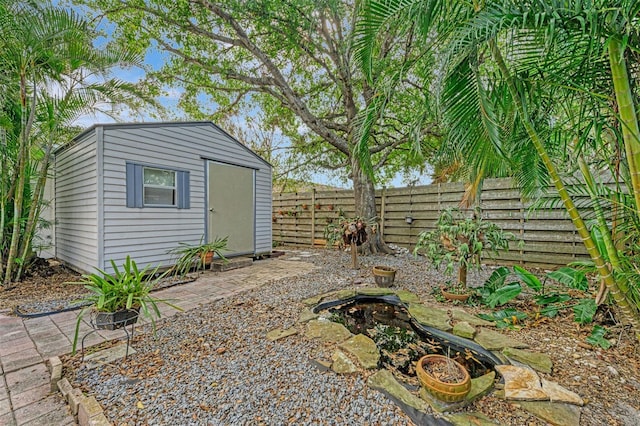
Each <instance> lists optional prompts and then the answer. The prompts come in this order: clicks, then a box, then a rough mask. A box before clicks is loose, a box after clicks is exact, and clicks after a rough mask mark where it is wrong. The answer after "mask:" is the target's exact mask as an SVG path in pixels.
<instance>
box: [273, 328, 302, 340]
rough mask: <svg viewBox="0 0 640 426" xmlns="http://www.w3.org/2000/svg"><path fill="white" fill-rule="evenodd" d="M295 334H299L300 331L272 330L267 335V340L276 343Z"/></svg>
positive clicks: (292, 329) (288, 329)
mask: <svg viewBox="0 0 640 426" xmlns="http://www.w3.org/2000/svg"><path fill="white" fill-rule="evenodd" d="M294 334H298V330H296V329H295V328H294V327H291V328H287V329H286V330H283V329H281V328H276V329H275V330H271V331H270V332H268V333H267V340H270V341H272V342H275V341H276V340H280V339H284V338H285V337H289V336H293V335H294Z"/></svg>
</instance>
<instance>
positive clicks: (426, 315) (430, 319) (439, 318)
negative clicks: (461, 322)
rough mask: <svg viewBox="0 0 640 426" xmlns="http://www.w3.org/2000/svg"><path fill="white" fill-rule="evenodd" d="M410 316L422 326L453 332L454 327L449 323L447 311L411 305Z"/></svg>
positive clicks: (417, 304)
mask: <svg viewBox="0 0 640 426" xmlns="http://www.w3.org/2000/svg"><path fill="white" fill-rule="evenodd" d="M409 314H411V316H412V317H413V318H414V319H415V320H416V321H418V322H419V323H420V324H422V325H426V326H427V327H434V328H437V329H438V330H442V331H451V330H452V329H453V327H452V326H451V323H450V322H449V315H448V314H447V311H445V310H442V309H438V308H434V307H431V306H425V305H422V304H420V303H411V304H409Z"/></svg>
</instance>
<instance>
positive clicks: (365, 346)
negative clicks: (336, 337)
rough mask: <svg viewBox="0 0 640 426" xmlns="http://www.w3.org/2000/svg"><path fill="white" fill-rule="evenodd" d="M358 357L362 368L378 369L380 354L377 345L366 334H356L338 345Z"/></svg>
mask: <svg viewBox="0 0 640 426" xmlns="http://www.w3.org/2000/svg"><path fill="white" fill-rule="evenodd" d="M338 346H339V347H340V348H342V349H344V350H345V351H347V352H349V353H350V354H352V355H353V356H355V357H356V359H357V360H358V362H359V363H360V365H361V366H362V368H365V369H367V370H371V369H374V368H377V367H378V363H379V362H380V352H379V351H378V347H377V346H376V343H375V342H374V341H373V340H371V339H370V338H369V337H367V336H365V335H364V334H356V335H355V336H353V337H351V338H350V339H349V340H347V341H345V342H342V343H340V344H339V345H338Z"/></svg>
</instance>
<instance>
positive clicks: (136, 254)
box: [99, 123, 271, 269]
mask: <svg viewBox="0 0 640 426" xmlns="http://www.w3.org/2000/svg"><path fill="white" fill-rule="evenodd" d="M102 147H103V155H102V156H103V172H104V173H103V180H104V188H103V194H104V195H103V197H104V198H103V205H104V213H103V222H102V226H99V228H101V231H100V232H102V235H103V238H104V253H103V255H102V258H101V259H100V265H102V266H103V267H105V268H107V269H109V267H108V264H109V260H110V259H113V260H114V261H115V262H116V264H121V263H122V261H123V260H124V259H125V258H126V256H127V255H131V257H132V258H133V259H135V260H136V262H137V263H138V264H139V265H141V266H144V265H147V264H153V265H158V264H162V265H169V264H170V263H171V260H172V259H171V256H170V255H168V254H167V251H168V250H170V249H172V248H175V247H176V246H177V245H178V243H179V242H186V243H190V244H197V243H198V242H199V241H200V239H201V238H202V236H203V235H205V230H206V186H205V167H206V159H209V160H216V161H223V162H226V163H231V164H235V165H239V166H245V167H251V168H254V169H257V172H256V205H257V207H256V210H257V211H256V253H265V252H270V251H271V171H270V169H269V167H268V165H267V164H266V163H265V162H263V161H262V160H260V159H259V158H258V157H256V156H255V155H254V154H253V153H251V152H250V151H248V150H247V149H246V148H244V147H243V146H241V145H240V144H238V143H237V142H236V141H234V140H233V139H231V138H230V137H229V136H228V135H226V134H224V133H223V132H221V131H220V130H219V129H217V128H216V127H215V126H213V125H211V124H206V123H197V124H184V125H166V126H163V125H161V124H158V125H154V126H140V127H126V126H125V127H113V128H110V127H109V126H105V127H104V135H103V143H102ZM205 158H206V159H205ZM126 161H131V162H135V163H140V164H144V165H150V166H161V167H169V168H173V169H176V170H184V171H188V172H189V173H190V208H189V209H176V208H150V207H145V208H127V207H126V182H125V175H126V170H125V167H126ZM266 191H268V192H266Z"/></svg>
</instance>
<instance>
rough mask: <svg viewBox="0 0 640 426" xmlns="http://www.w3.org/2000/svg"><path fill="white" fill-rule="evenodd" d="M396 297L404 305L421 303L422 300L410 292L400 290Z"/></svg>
mask: <svg viewBox="0 0 640 426" xmlns="http://www.w3.org/2000/svg"><path fill="white" fill-rule="evenodd" d="M396 296H398V299H400V301H401V302H404V303H419V302H420V298H419V297H418V296H417V295H416V294H414V293H411V292H410V291H407V290H398V291H396Z"/></svg>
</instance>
